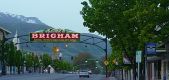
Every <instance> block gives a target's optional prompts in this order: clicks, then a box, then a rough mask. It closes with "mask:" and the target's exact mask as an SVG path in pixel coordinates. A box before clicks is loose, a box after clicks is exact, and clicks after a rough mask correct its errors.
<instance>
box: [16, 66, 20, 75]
mask: <svg viewBox="0 0 169 80" xmlns="http://www.w3.org/2000/svg"><path fill="white" fill-rule="evenodd" d="M17 68H18V74H20V71H21V70H20V66H18V67H17Z"/></svg>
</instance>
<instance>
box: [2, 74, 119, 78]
mask: <svg viewBox="0 0 169 80" xmlns="http://www.w3.org/2000/svg"><path fill="white" fill-rule="evenodd" d="M0 80H116V79H114V78H111V79H110V78H109V79H108V78H105V75H95V74H93V75H90V77H89V78H83V77H82V78H79V76H78V74H58V73H55V74H37V73H36V74H35V73H34V74H21V75H6V76H1V77H0Z"/></svg>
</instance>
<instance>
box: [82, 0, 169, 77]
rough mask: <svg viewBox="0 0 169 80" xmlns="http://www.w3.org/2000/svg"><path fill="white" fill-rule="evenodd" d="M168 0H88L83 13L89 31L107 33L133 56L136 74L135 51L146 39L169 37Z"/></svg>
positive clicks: (115, 45) (118, 47)
mask: <svg viewBox="0 0 169 80" xmlns="http://www.w3.org/2000/svg"><path fill="white" fill-rule="evenodd" d="M168 3H169V1H168V0H158V1H153V0H127V1H126V0H89V2H86V1H84V2H82V4H83V5H84V7H83V9H82V11H81V14H82V16H83V19H84V26H86V27H88V28H89V31H91V32H95V31H97V32H98V33H100V34H102V35H106V36H107V37H108V38H110V40H111V45H112V48H113V50H114V51H121V52H120V53H119V54H121V53H126V54H128V56H129V57H130V61H131V62H132V64H133V70H134V75H135V52H136V50H144V44H145V43H147V42H155V43H159V42H161V41H164V40H165V39H166V38H167V37H168V31H169V28H168V25H169V23H168V21H169V20H168V19H169V18H168V17H169V9H168V6H169V4H168Z"/></svg>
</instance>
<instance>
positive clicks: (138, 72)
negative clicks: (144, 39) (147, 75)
mask: <svg viewBox="0 0 169 80" xmlns="http://www.w3.org/2000/svg"><path fill="white" fill-rule="evenodd" d="M137 64H138V71H137V74H138V76H137V78H138V80H140V63H137Z"/></svg>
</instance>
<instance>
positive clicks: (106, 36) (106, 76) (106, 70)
mask: <svg viewBox="0 0 169 80" xmlns="http://www.w3.org/2000/svg"><path fill="white" fill-rule="evenodd" d="M105 43H106V49H105V52H106V55H105V58H106V61H107V35H106V38H105ZM106 77H108V69H107V65H106Z"/></svg>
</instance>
